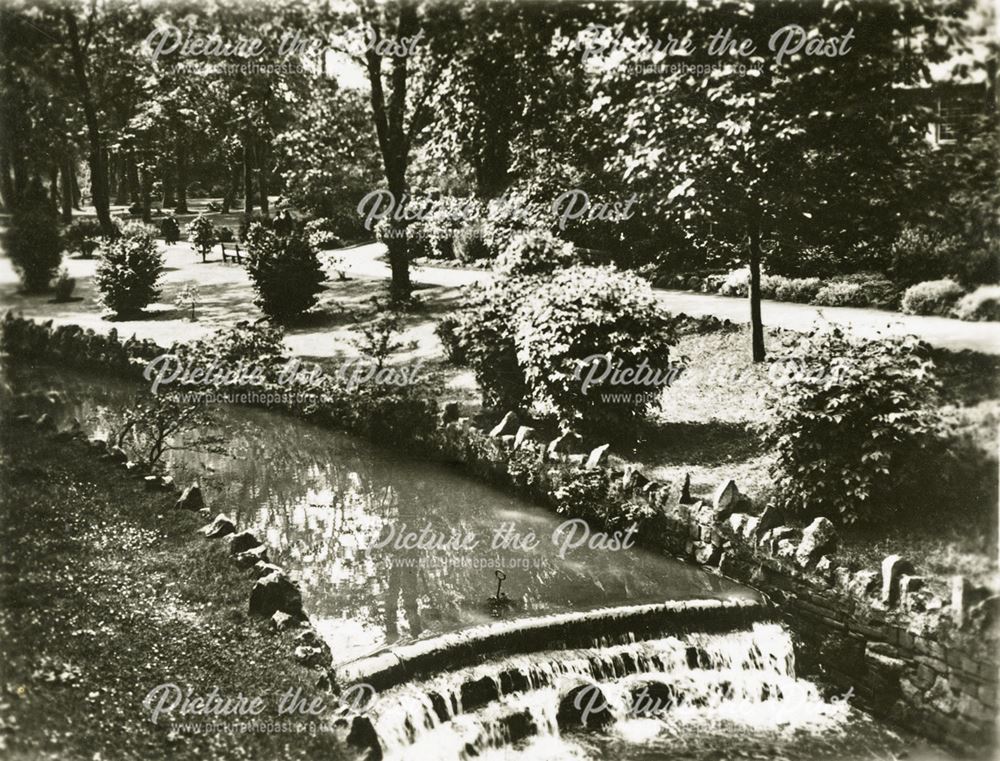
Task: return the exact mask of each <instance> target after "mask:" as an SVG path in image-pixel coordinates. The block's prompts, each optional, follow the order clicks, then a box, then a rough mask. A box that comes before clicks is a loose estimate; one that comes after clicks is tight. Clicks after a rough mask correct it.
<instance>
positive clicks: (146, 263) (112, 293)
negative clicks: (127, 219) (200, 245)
mask: <svg viewBox="0 0 1000 761" xmlns="http://www.w3.org/2000/svg"><path fill="white" fill-rule="evenodd" d="M98 255H99V257H100V262H99V263H98V265H97V273H96V275H95V283H96V285H97V290H98V291H99V292H100V301H101V304H102V305H103V306H104V307H105V308H107V309H110V310H111V311H112V312H114V313H115V314H116V315H118V316H120V317H124V316H130V315H134V314H137V313H139V312H141V311H142V310H143V309H144V308H145V307H146V306H148V305H149V304H150V303H152V302H153V301H154V300H155V299H156V298H157V296H159V289H158V288H157V284H158V282H159V280H160V276H161V275H162V274H163V254H161V253H160V250H159V249H158V248H157V247H156V240H155V239H154V238H153V235H152V232H151V231H150V229H149V228H148V227H146V226H144V225H141V224H134V223H128V224H124V225H121V226H120V228H119V235H118V237H117V238H115V239H114V240H105V241H104V242H103V243H102V244H101V247H100V248H99V249H98Z"/></svg>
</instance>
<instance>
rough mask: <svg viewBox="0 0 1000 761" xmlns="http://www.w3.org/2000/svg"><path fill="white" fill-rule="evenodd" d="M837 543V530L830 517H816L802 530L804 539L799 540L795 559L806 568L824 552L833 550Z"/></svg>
mask: <svg viewBox="0 0 1000 761" xmlns="http://www.w3.org/2000/svg"><path fill="white" fill-rule="evenodd" d="M836 543H837V530H836V529H835V528H834V527H833V523H831V522H830V519H829V518H816V519H815V520H814V521H813V522H812V523H810V524H809V525H808V526H806V528H805V529H804V530H803V531H802V541H801V542H799V548H798V551H797V552H796V553H795V559H796V560H797V561H798V562H799V565H801V566H802V567H803V568H804V567H806V566H807V565H809V564H810V563H812V562H813V561H815V560H817V559H818V558H819V557H820V555H822V554H823V553H825V552H828V551H830V550H832V549H833V548H834V546H835V545H836Z"/></svg>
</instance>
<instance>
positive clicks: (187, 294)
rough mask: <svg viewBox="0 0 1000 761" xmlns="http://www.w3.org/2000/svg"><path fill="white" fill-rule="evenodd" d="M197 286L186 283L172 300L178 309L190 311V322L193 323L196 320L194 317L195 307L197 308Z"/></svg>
mask: <svg viewBox="0 0 1000 761" xmlns="http://www.w3.org/2000/svg"><path fill="white" fill-rule="evenodd" d="M198 297H199V293H198V285H197V284H196V283H187V284H186V285H185V286H184V287H183V288H181V290H180V292H178V294H177V297H176V298H175V299H174V304H176V305H177V307H178V308H179V309H184V310H188V309H190V310H191V321H192V322H194V321H195V320H196V319H198V318H197V317H196V316H195V311H194V310H195V307H197V306H198Z"/></svg>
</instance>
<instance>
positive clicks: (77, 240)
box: [62, 217, 101, 258]
mask: <svg viewBox="0 0 1000 761" xmlns="http://www.w3.org/2000/svg"><path fill="white" fill-rule="evenodd" d="M62 237H63V246H65V248H66V250H67V251H69V252H70V253H79V254H80V255H81V256H83V257H84V258H88V257H90V256H92V255H93V253H94V249H96V248H97V247H98V246H99V245H100V244H101V223H100V222H98V221H97V220H96V219H90V218H88V217H84V218H82V219H75V220H73V221H72V222H70V223H69V224H68V225H66V227H64V228H63V233H62Z"/></svg>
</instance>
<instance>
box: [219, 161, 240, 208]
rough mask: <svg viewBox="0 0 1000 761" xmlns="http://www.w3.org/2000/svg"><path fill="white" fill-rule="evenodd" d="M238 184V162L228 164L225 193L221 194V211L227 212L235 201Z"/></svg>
mask: <svg viewBox="0 0 1000 761" xmlns="http://www.w3.org/2000/svg"><path fill="white" fill-rule="evenodd" d="M239 185H240V167H239V165H238V164H235V163H233V164H230V165H229V174H228V182H227V183H226V193H225V195H224V196H222V213H223V214H228V213H229V210H230V209H231V208H232V206H233V204H234V203H235V202H236V190H237V188H238V187H239Z"/></svg>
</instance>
